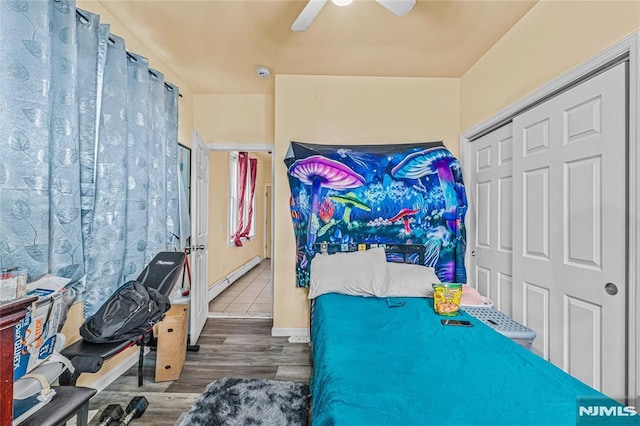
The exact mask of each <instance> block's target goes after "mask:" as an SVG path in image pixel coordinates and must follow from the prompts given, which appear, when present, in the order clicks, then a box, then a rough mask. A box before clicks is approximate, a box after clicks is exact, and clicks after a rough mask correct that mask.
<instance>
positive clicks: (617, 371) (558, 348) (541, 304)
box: [513, 64, 627, 397]
mask: <svg viewBox="0 0 640 426" xmlns="http://www.w3.org/2000/svg"><path fill="white" fill-rule="evenodd" d="M625 76H626V64H619V65H617V66H615V67H613V68H611V69H609V70H607V71H605V72H603V73H601V74H599V75H597V76H595V77H593V78H591V79H589V80H587V81H585V82H584V83H581V84H579V85H578V86H576V87H574V88H571V89H569V90H567V91H566V92H563V93H561V94H559V95H558V96H556V97H554V98H552V99H550V100H548V101H546V102H544V103H542V104H540V105H539V106H536V107H534V108H533V109H531V110H528V111H526V112H525V113H523V114H522V115H520V116H518V117H516V118H515V119H514V120H513V132H514V139H513V140H514V143H513V188H514V211H513V213H514V217H513V222H514V223H513V225H514V228H513V229H514V241H513V242H514V250H515V252H514V257H513V282H514V288H513V290H514V316H515V318H516V319H517V320H519V321H522V322H523V323H524V324H525V325H527V326H528V327H530V328H532V329H534V330H535V331H536V332H537V334H538V337H537V338H536V340H535V342H534V346H533V349H534V351H536V352H538V353H539V354H541V355H542V356H543V357H544V358H546V359H548V360H549V361H551V362H552V363H554V364H556V365H558V366H559V367H561V368H562V369H564V370H565V371H567V372H568V373H570V374H571V375H573V376H575V377H577V378H578V379H580V380H582V381H583V382H585V383H587V384H588V385H590V386H593V387H595V388H596V389H599V390H601V391H603V392H604V393H606V394H608V395H611V396H614V397H620V396H622V395H624V393H625V371H626V368H625V362H626V361H625V338H626V337H625V318H626V300H625V299H626V294H627V292H626V281H625V277H626V274H625V271H626V260H625V257H626V217H625V212H626V189H625V181H626V176H625V169H626V159H625V149H626V132H625V128H626V119H625V117H626V107H625V103H626V102H625V93H626V82H625V79H626V77H625ZM608 283H609V284H608Z"/></svg>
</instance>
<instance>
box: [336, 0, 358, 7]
mask: <svg viewBox="0 0 640 426" xmlns="http://www.w3.org/2000/svg"><path fill="white" fill-rule="evenodd" d="M331 1H332V2H333V4H335V5H336V6H348V5H350V4H351V2H352V1H353V0H331Z"/></svg>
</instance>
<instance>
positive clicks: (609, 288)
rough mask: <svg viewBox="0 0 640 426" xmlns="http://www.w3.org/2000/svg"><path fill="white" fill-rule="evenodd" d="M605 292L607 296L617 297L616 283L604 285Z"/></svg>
mask: <svg viewBox="0 0 640 426" xmlns="http://www.w3.org/2000/svg"><path fill="white" fill-rule="evenodd" d="M604 291H606V292H607V294H610V295H611V296H615V295H616V294H618V286H617V285H615V284H614V283H606V284H605V285H604Z"/></svg>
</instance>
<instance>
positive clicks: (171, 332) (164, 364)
mask: <svg viewBox="0 0 640 426" xmlns="http://www.w3.org/2000/svg"><path fill="white" fill-rule="evenodd" d="M188 323H189V305H173V306H171V309H169V310H168V311H167V313H166V315H165V317H164V319H163V320H162V321H160V322H159V323H158V324H157V329H156V336H157V338H158V350H157V352H156V357H157V358H156V382H164V381H167V380H177V379H179V378H180V373H182V367H183V366H184V361H185V358H186V356H187V329H188Z"/></svg>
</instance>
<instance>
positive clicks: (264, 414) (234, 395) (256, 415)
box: [182, 377, 311, 426]
mask: <svg viewBox="0 0 640 426" xmlns="http://www.w3.org/2000/svg"><path fill="white" fill-rule="evenodd" d="M310 404H311V396H310V394H309V386H308V385H306V384H304V383H293V382H281V381H277V380H266V379H230V378H226V377H225V378H223V379H220V380H216V381H215V382H213V383H210V384H209V386H207V389H206V390H205V391H204V393H203V394H202V395H200V397H199V398H198V400H197V401H196V402H195V404H194V405H193V407H192V408H191V410H190V411H189V412H188V413H187V415H186V416H185V417H184V419H183V420H182V425H183V426H191V425H203V426H204V425H208V426H209V425H210V426H214V425H215V426H217V425H224V426H240V425H243V426H244V425H265V426H267V425H269V426H271V425H273V426H307V425H308V424H309V407H310Z"/></svg>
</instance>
